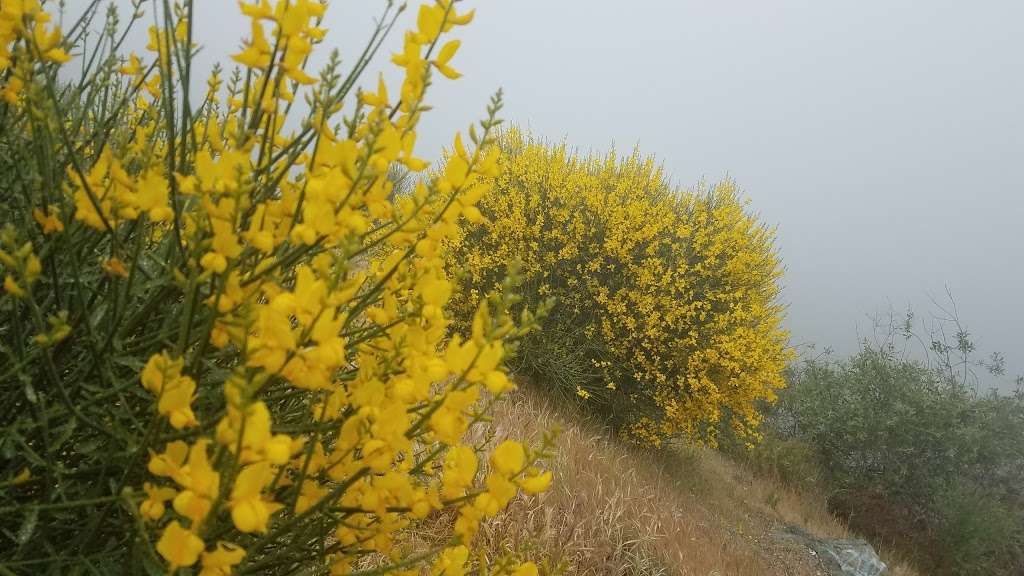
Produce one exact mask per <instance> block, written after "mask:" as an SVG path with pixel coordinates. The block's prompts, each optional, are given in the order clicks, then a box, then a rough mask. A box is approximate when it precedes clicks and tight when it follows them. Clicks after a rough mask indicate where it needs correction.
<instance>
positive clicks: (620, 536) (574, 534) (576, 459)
mask: <svg viewBox="0 0 1024 576" xmlns="http://www.w3.org/2000/svg"><path fill="white" fill-rule="evenodd" d="M495 422H496V424H497V426H498V428H499V431H498V432H499V433H498V436H499V437H504V436H513V437H524V436H525V437H527V438H534V439H536V438H539V436H540V434H542V433H543V432H544V431H545V430H549V429H552V428H555V427H558V428H561V430H562V434H561V436H560V440H559V446H558V449H559V454H558V458H557V459H556V460H555V462H553V463H552V464H551V466H552V469H553V470H554V471H555V486H554V487H553V488H552V490H551V491H550V492H548V493H547V494H545V495H543V496H542V497H541V498H539V499H537V498H534V499H530V500H525V499H523V500H518V501H516V502H514V503H513V505H512V506H511V507H510V509H509V510H508V512H507V513H505V514H503V515H502V516H500V517H498V518H497V519H495V520H494V521H493V522H491V523H490V524H489V525H487V526H486V527H485V528H484V529H483V530H482V531H481V534H480V538H483V539H484V543H485V544H486V546H487V548H488V549H489V550H491V551H494V552H495V553H499V552H500V551H506V550H514V551H520V552H525V553H528V554H529V555H530V556H532V557H534V558H537V557H542V558H547V561H548V563H549V566H555V565H560V566H561V567H562V568H564V569H565V572H566V573H567V574H622V575H626V574H679V575H700V576H711V575H716V576H734V575H735V576H747V575H749V576H765V575H773V574H779V575H793V576H802V575H817V574H823V571H822V570H821V568H820V567H819V566H818V564H817V561H816V560H815V558H814V557H813V555H811V554H810V553H809V551H808V550H807V549H806V548H803V547H801V546H799V545H796V544H794V543H792V542H787V541H786V540H784V539H779V538H777V537H776V533H777V532H779V531H780V530H782V529H783V528H785V526H786V525H797V526H800V527H801V528H803V529H804V530H805V531H807V532H809V533H811V534H813V535H815V536H819V537H837V538H838V537H850V534H849V533H848V531H847V529H846V528H845V527H844V526H843V525H842V524H841V523H840V522H838V521H837V520H836V519H835V518H834V517H833V516H832V515H831V514H830V513H829V512H828V510H827V509H826V507H825V504H824V502H823V501H822V500H821V499H820V498H815V497H812V496H809V495H807V494H799V493H796V492H794V491H793V490H790V489H787V488H785V487H783V486H782V485H781V484H780V483H778V482H775V481H772V480H770V479H765V478H755V477H754V476H753V475H752V474H751V473H750V472H749V471H748V470H746V469H744V468H742V467H740V466H738V465H736V464H735V463H733V462H732V461H730V460H728V459H727V458H726V457H724V456H722V455H721V454H719V453H717V452H713V451H709V450H697V449H687V448H680V449H678V450H673V451H671V452H669V453H667V454H666V453H665V452H660V453H651V452H643V451H641V450H639V449H636V448H632V447H629V446H626V445H624V444H622V443H620V442H618V441H616V440H615V439H614V438H612V437H610V436H609V434H608V433H607V432H606V431H604V430H602V429H601V427H599V426H596V425H595V424H594V423H593V422H589V421H588V420H587V419H586V418H584V417H582V416H580V415H578V414H569V413H567V411H564V410H563V411H559V410H555V409H554V408H553V407H552V406H551V404H550V403H549V402H547V401H545V400H543V399H540V398H537V397H536V396H535V395H532V394H529V393H519V394H517V396H516V397H515V398H514V399H510V400H508V401H506V402H504V403H503V406H502V408H501V409H500V410H499V412H498V413H497V414H496V415H495ZM887 561H888V563H889V564H890V567H891V570H890V572H889V574H891V575H893V576H915V572H913V571H912V570H910V569H908V568H907V567H906V566H902V565H900V564H899V563H898V562H894V561H893V560H892V559H891V558H887Z"/></svg>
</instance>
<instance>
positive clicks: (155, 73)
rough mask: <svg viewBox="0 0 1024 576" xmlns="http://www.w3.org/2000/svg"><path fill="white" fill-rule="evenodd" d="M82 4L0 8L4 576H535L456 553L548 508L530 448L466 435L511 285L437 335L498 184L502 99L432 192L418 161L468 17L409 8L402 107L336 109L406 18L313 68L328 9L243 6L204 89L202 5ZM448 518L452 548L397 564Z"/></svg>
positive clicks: (432, 180)
mask: <svg viewBox="0 0 1024 576" xmlns="http://www.w3.org/2000/svg"><path fill="white" fill-rule="evenodd" d="M99 5H100V3H98V2H96V3H90V4H89V6H88V7H86V8H85V15H84V16H82V18H81V19H79V20H77V21H75V22H73V25H72V26H70V27H68V29H67V32H66V34H65V33H62V32H61V30H60V28H58V27H56V26H55V25H54V24H53V22H55V21H56V20H57V19H56V18H54V17H53V16H52V15H50V14H48V13H47V12H45V11H44V10H43V9H42V7H41V6H40V3H39V2H37V1H36V0H10V1H8V0H4V2H3V3H2V4H0V6H2V7H0V89H2V94H3V101H2V103H0V229H2V231H0V276H3V278H4V283H3V292H2V296H0V453H2V454H3V457H2V459H0V474H2V475H0V516H2V517H3V518H4V521H3V526H4V530H2V531H0V567H2V571H3V572H4V573H5V574H10V573H17V574H36V573H44V572H45V573H54V574H56V573H151V574H155V573H177V572H179V571H180V572H182V573H186V574H199V575H201V576H216V575H225V574H295V573H316V574H326V573H330V574H347V573H350V572H355V571H358V570H360V569H363V568H369V567H370V566H372V567H373V568H374V570H375V572H374V573H385V572H389V573H390V572H401V573H419V567H420V566H421V565H426V566H428V567H429V568H430V570H431V571H432V573H434V574H441V573H443V574H445V575H455V574H462V573H463V570H465V569H469V568H470V567H471V566H473V565H475V566H478V567H479V568H480V570H481V571H482V572H486V573H490V574H511V573H516V574H529V573H534V574H535V573H536V567H535V565H534V564H532V563H529V562H527V563H522V564H520V563H518V562H517V561H516V559H515V558H513V557H512V556H508V557H493V556H487V555H481V554H482V552H481V554H478V551H476V550H475V549H474V536H475V534H476V532H477V530H478V527H479V525H480V523H481V522H483V521H485V520H486V519H487V518H491V517H494V516H495V515H496V514H498V512H499V511H500V510H502V509H503V508H504V507H505V506H506V505H507V504H508V503H509V501H510V500H511V499H512V498H514V497H515V496H516V495H517V494H518V493H520V491H522V492H525V493H529V494H535V493H538V492H541V491H543V490H545V489H546V488H547V486H548V484H549V483H550V481H551V474H550V472H545V471H543V470H542V469H541V468H539V467H538V465H537V464H538V459H539V458H541V457H542V456H544V455H545V454H546V450H547V447H546V446H541V447H540V448H529V447H526V446H523V445H522V444H520V443H519V442H517V441H515V440H513V439H507V440H504V441H503V442H500V443H498V444H497V446H496V448H494V449H493V451H490V450H487V449H486V448H485V447H484V446H482V445H477V444H472V443H470V441H469V440H467V438H468V436H467V432H468V431H469V429H470V428H471V427H473V426H487V421H488V419H487V412H488V409H489V407H490V406H491V405H492V404H493V403H494V402H495V401H497V399H498V398H499V397H500V396H501V395H502V394H503V393H505V392H507V391H508V390H510V389H512V388H513V385H512V384H511V383H510V381H509V379H508V377H507V374H506V370H505V367H504V362H505V360H506V357H507V356H509V354H510V353H511V352H512V351H513V349H514V348H515V346H516V343H517V341H518V340H519V339H520V337H521V336H522V335H523V334H524V333H525V331H526V330H528V329H529V328H530V327H531V326H532V325H533V323H534V319H533V318H532V317H531V316H530V315H529V314H527V315H526V316H524V317H522V318H520V323H518V324H517V323H516V322H514V321H513V319H512V318H511V317H510V316H509V310H510V308H512V307H513V306H515V305H517V302H518V300H517V297H516V296H515V294H514V293H513V292H514V291H515V285H516V279H515V277H516V275H515V273H514V271H513V273H512V274H510V275H509V278H508V279H503V280H502V282H501V286H500V287H498V288H497V289H496V290H492V291H488V293H487V294H483V293H481V298H480V299H479V301H478V303H477V305H475V307H474V311H473V313H472V321H471V322H470V323H469V324H468V325H467V327H466V329H465V330H464V331H462V332H460V333H457V334H456V333H454V332H453V330H452V325H451V321H450V319H449V316H450V314H449V311H448V302H449V300H450V298H451V296H452V293H453V283H452V281H451V279H450V275H449V271H448V270H447V268H446V261H445V259H444V246H445V244H446V243H447V242H448V240H449V239H451V238H455V237H457V236H458V235H460V234H462V233H463V231H464V230H465V229H466V227H467V226H472V223H471V222H470V223H467V218H466V217H467V216H468V217H469V220H471V221H478V218H477V216H478V212H476V209H475V208H474V206H473V204H474V203H475V202H476V200H477V199H479V197H480V196H481V195H483V194H484V193H485V192H486V190H487V188H488V187H489V186H490V183H491V182H493V179H494V178H495V177H496V176H497V175H498V171H499V169H500V164H499V152H500V151H499V149H498V148H497V147H495V146H492V141H493V135H494V130H495V128H496V126H497V125H498V123H499V120H498V119H497V117H496V115H497V113H498V110H499V108H500V106H501V99H500V94H499V95H498V96H496V97H495V98H494V100H493V101H492V103H491V105H490V107H489V109H488V113H487V117H486V118H485V119H484V120H483V121H482V122H481V123H480V125H479V129H476V128H474V129H473V130H471V138H470V144H471V145H470V146H468V147H466V146H464V145H463V141H462V138H461V137H459V136H456V139H455V141H456V142H457V143H458V149H459V151H460V153H459V154H458V155H454V156H452V157H451V158H448V159H446V160H445V161H444V162H443V165H442V166H439V167H437V170H436V171H435V172H436V173H435V172H431V173H428V172H424V171H425V170H426V169H427V168H428V163H427V162H426V161H424V160H423V159H421V158H419V157H417V156H416V154H415V143H416V135H417V132H416V131H417V127H418V126H419V123H420V119H421V117H422V114H423V113H424V112H425V111H426V110H427V107H426V106H425V100H424V98H425V94H426V91H427V88H428V86H429V85H430V83H431V81H432V80H436V79H438V78H439V77H440V76H444V77H446V78H449V79H454V78H457V77H458V76H459V74H458V72H457V71H456V70H455V69H454V68H453V65H454V63H453V59H454V58H455V57H456V54H457V52H458V50H459V48H460V44H459V41H458V40H455V39H451V38H450V34H451V32H452V31H453V29H454V28H455V27H458V26H463V25H466V24H469V23H470V21H471V20H472V18H473V13H472V12H465V11H463V10H461V8H459V7H457V6H456V5H455V3H454V2H452V1H451V0H437V1H436V2H429V3H425V4H423V5H421V6H419V7H418V10H417V11H416V12H415V14H414V15H412V16H413V18H414V25H413V26H412V28H411V29H410V30H408V31H407V32H405V34H404V37H403V38H402V47H401V50H400V51H399V52H398V53H396V54H394V55H393V56H392V57H391V62H392V63H393V64H394V65H396V66H397V67H398V68H399V70H400V71H401V74H402V81H401V84H400V86H399V87H398V88H397V89H396V88H395V87H394V86H390V85H388V83H386V82H385V81H384V79H383V75H381V77H380V79H379V80H378V79H376V78H374V79H373V81H372V82H370V86H369V87H367V88H365V89H360V88H359V87H358V86H359V84H360V78H361V77H362V76H363V73H364V71H365V70H366V69H367V67H368V66H369V64H370V63H371V60H372V58H373V56H374V55H375V54H376V53H377V52H378V51H380V50H381V49H382V45H383V42H384V40H385V38H387V37H388V33H389V32H390V31H391V30H392V28H393V27H394V26H396V25H397V24H400V23H402V22H404V21H405V20H404V19H403V18H402V14H403V12H405V7H404V6H402V7H397V6H394V5H392V4H390V3H389V4H388V5H387V8H386V11H385V13H384V14H383V16H382V18H381V19H380V21H379V25H378V26H377V28H376V30H375V31H374V33H373V35H372V37H371V40H370V43H369V45H368V46H367V48H366V50H365V52H364V53H363V54H362V55H361V56H359V57H358V58H357V59H356V60H354V61H353V62H351V63H348V64H347V65H346V66H343V65H342V63H341V60H340V58H339V56H338V55H337V54H336V53H335V54H333V55H332V56H331V58H330V59H329V60H328V63H327V64H326V66H325V67H324V68H323V69H322V70H321V71H319V72H312V71H309V70H307V62H308V61H309V57H310V55H311V53H312V52H313V50H314V49H315V47H317V46H318V45H320V44H321V43H323V42H324V39H325V35H326V30H324V29H323V28H321V23H322V22H323V18H324V14H325V10H326V9H327V6H326V4H325V3H321V2H318V1H313V0H277V1H275V2H270V1H269V0H258V1H257V0H245V1H243V2H241V3H240V6H241V11H242V13H243V14H244V15H245V16H246V17H247V20H248V23H249V26H248V27H247V36H246V38H245V39H244V41H243V43H242V45H241V47H240V48H239V51H238V52H237V53H235V54H232V55H231V59H232V60H231V61H230V62H228V61H225V62H224V64H225V65H231V66H233V67H234V68H233V70H232V71H231V72H230V73H228V74H227V75H226V77H225V74H224V72H223V70H222V69H221V68H220V67H217V68H215V69H214V70H213V73H212V75H211V76H209V78H208V79H207V80H206V90H205V92H204V91H203V90H201V89H199V90H193V88H194V87H195V86H194V84H195V83H196V82H195V76H196V71H195V70H194V69H193V67H192V60H193V56H194V54H195V53H196V51H197V50H198V49H199V46H197V45H196V44H195V43H194V41H193V34H192V22H193V21H195V19H199V18H203V17H204V9H203V5H204V4H203V3H199V2H193V1H191V0H184V1H178V2H162V3H161V2H155V3H151V4H149V3H146V2H142V1H138V2H134V3H133V9H134V12H133V14H131V15H129V19H128V20H127V21H122V20H121V19H120V18H119V17H118V15H117V14H116V12H114V11H110V12H107V15H106V19H105V20H103V17H102V15H101V13H100V11H99V8H98V7H99ZM146 11H152V12H155V13H149V14H145V12H146ZM144 18H145V19H147V20H150V21H154V22H155V24H154V25H153V26H152V27H151V28H150V30H149V43H148V45H147V46H146V50H147V52H145V53H143V54H142V55H139V54H135V53H129V54H124V53H122V51H121V47H122V45H123V44H122V43H123V40H124V38H125V36H126V34H127V31H126V28H128V27H131V26H132V25H135V24H137V23H138V22H142V21H145V20H144ZM96 22H101V23H103V25H102V30H100V31H99V33H98V34H97V33H96V30H95V23H96ZM90 30H91V31H92V32H89V31H90ZM72 57H73V58H74V63H75V64H80V68H79V69H74V70H72V69H70V68H68V69H66V71H65V72H60V71H59V66H60V65H62V64H64V63H66V62H67V61H68V60H69V59H71V58H72ZM342 110H345V112H344V114H343V113H342ZM398 166H401V167H403V168H404V169H406V170H410V171H413V172H420V173H421V174H423V178H422V179H420V180H419V181H418V183H417V185H416V187H415V190H414V191H413V192H412V193H410V194H406V195H397V194H394V193H393V192H394V190H393V185H392V183H391V181H390V180H389V178H388V174H389V172H392V171H393V170H394V169H395V168H396V167H398ZM478 436H479V435H476V436H475V437H478ZM484 463H489V464H488V465H487V466H486V468H485V466H484ZM443 510H451V511H453V514H454V515H455V521H454V525H453V527H452V531H451V535H450V537H449V538H447V539H443V540H442V541H441V542H440V543H439V544H438V545H437V546H436V547H433V548H430V547H428V548H426V549H424V548H423V547H420V548H414V547H413V546H414V543H415V542H418V541H420V540H418V539H416V538H411V537H408V535H409V534H412V533H414V532H415V531H416V529H417V526H418V525H419V524H420V523H421V522H422V521H424V519H427V518H428V517H430V516H432V515H434V516H437V515H438V514H439V512H440V511H443Z"/></svg>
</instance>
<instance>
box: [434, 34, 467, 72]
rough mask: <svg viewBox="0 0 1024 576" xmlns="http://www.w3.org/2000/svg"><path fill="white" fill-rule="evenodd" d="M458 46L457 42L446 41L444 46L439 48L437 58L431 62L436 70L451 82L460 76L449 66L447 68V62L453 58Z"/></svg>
mask: <svg viewBox="0 0 1024 576" xmlns="http://www.w3.org/2000/svg"><path fill="white" fill-rule="evenodd" d="M460 44H461V43H460V42H459V41H458V40H450V41H448V42H447V43H446V44H445V45H444V46H442V47H441V51H440V52H438V54H437V58H436V59H435V60H434V62H433V64H434V66H435V67H436V68H437V69H438V71H439V72H441V74H444V75H445V76H446V77H447V78H450V79H452V80H455V79H457V78H459V77H460V76H462V74H459V73H458V72H456V71H455V70H454V69H452V68H451V67H450V66H448V62H449V61H450V60H451V59H452V57H453V56H455V52H457V51H458V49H459V45H460Z"/></svg>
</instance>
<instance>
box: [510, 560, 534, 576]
mask: <svg viewBox="0 0 1024 576" xmlns="http://www.w3.org/2000/svg"><path fill="white" fill-rule="evenodd" d="M512 576H537V565H536V564H534V563H533V562H523V563H522V564H520V565H519V566H516V569H515V570H513V571H512Z"/></svg>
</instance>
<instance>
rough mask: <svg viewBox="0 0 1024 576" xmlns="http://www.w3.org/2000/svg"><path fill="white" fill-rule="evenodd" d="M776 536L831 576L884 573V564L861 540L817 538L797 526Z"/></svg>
mask: <svg viewBox="0 0 1024 576" xmlns="http://www.w3.org/2000/svg"><path fill="white" fill-rule="evenodd" d="M778 536H779V537H780V538H783V539H787V540H796V541H797V542H799V543H801V544H803V545H804V546H806V547H807V548H808V549H810V550H811V552H813V553H814V554H815V555H816V556H817V557H818V559H820V560H821V563H822V566H823V567H824V568H825V569H826V570H828V573H829V575H830V576H881V575H882V574H885V572H886V570H887V567H886V565H885V562H882V559H881V558H879V557H878V554H876V553H875V549H874V548H872V547H871V544H868V543H867V542H865V541H864V540H830V539H827V538H817V537H815V536H811V535H810V534H808V533H807V532H805V531H804V530H802V529H800V528H798V527H796V526H789V527H787V528H786V529H785V530H784V531H783V532H781V533H779V534H778Z"/></svg>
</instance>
